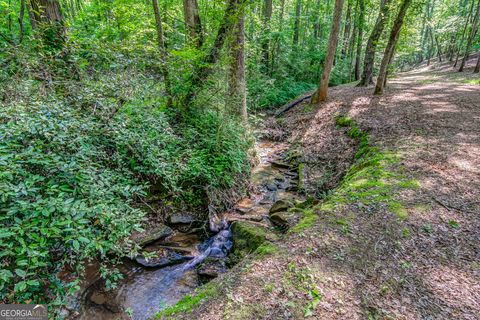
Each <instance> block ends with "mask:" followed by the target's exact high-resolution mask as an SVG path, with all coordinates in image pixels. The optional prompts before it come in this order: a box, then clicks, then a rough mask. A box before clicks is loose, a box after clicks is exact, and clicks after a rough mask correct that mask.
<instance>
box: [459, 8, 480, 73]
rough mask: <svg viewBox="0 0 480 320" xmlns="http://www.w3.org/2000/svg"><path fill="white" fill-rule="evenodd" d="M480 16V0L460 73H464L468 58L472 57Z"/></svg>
mask: <svg viewBox="0 0 480 320" xmlns="http://www.w3.org/2000/svg"><path fill="white" fill-rule="evenodd" d="M479 16H480V0H478V4H477V10H476V12H475V16H474V18H473V22H472V30H471V31H470V34H469V36H468V40H467V47H466V48H465V54H464V55H463V59H462V62H461V63H460V68H459V69H458V71H459V72H462V71H463V68H465V64H466V63H467V60H468V57H469V56H470V49H471V48H472V43H473V40H474V39H475V36H476V35H477V30H478V19H479Z"/></svg>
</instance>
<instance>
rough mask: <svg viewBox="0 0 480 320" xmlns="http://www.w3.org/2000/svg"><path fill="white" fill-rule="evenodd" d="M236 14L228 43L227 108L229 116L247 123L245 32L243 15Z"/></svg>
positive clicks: (240, 13) (241, 13)
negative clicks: (235, 20)
mask: <svg viewBox="0 0 480 320" xmlns="http://www.w3.org/2000/svg"><path fill="white" fill-rule="evenodd" d="M240 10H241V12H239V14H238V21H237V24H236V26H235V27H234V30H233V36H232V40H231V41H230V43H229V51H230V68H229V77H228V95H227V100H226V102H227V108H228V109H229V111H230V113H231V114H234V115H237V116H239V117H241V118H242V120H243V121H244V122H246V121H247V92H246V89H245V87H246V86H245V52H244V51H245V30H244V13H243V9H242V8H240Z"/></svg>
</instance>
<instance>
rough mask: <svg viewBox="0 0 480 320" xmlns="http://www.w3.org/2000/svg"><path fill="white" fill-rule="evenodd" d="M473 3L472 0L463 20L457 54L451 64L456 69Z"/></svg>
mask: <svg viewBox="0 0 480 320" xmlns="http://www.w3.org/2000/svg"><path fill="white" fill-rule="evenodd" d="M474 2H475V1H474V0H471V3H470V9H469V10H468V13H467V19H465V24H464V26H463V32H462V37H461V38H460V43H459V44H458V46H457V52H456V54H455V63H454V64H453V67H454V68H456V67H457V64H458V58H459V57H460V48H461V47H462V45H463V40H464V39H465V34H466V33H467V28H468V23H469V21H470V17H471V16H472V14H473V4H474Z"/></svg>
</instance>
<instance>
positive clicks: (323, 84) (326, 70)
mask: <svg viewBox="0 0 480 320" xmlns="http://www.w3.org/2000/svg"><path fill="white" fill-rule="evenodd" d="M343 2H344V0H335V8H334V10H333V19H332V27H331V29H330V38H329V40H328V50H327V56H326V58H325V64H324V66H323V72H322V77H321V78H320V83H319V85H318V89H317V92H316V93H315V94H314V95H313V97H312V103H320V102H321V101H325V100H327V95H328V83H329V81H330V73H331V72H332V67H333V59H334V58H335V51H336V50H337V43H338V33H339V31H340V20H341V18H342V8H343Z"/></svg>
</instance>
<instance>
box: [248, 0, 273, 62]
mask: <svg viewBox="0 0 480 320" xmlns="http://www.w3.org/2000/svg"><path fill="white" fill-rule="evenodd" d="M272 11H273V6H272V0H264V1H263V35H262V64H263V67H264V70H265V71H268V70H269V61H270V20H271V19H272ZM242 19H243V18H242ZM242 24H243V22H242Z"/></svg>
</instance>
